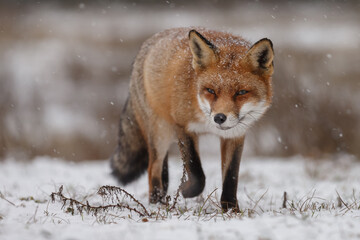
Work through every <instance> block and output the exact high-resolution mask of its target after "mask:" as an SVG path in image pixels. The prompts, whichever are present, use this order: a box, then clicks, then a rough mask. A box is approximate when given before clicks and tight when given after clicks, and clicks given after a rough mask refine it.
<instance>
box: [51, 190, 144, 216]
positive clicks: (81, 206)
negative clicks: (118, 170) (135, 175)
mask: <svg viewBox="0 0 360 240" xmlns="http://www.w3.org/2000/svg"><path fill="white" fill-rule="evenodd" d="M62 191H63V186H61V187H60V188H59V191H58V192H53V193H52V194H51V195H50V197H51V200H52V201H53V202H54V201H55V197H58V198H59V199H60V201H61V202H63V206H62V208H64V207H65V206H66V205H68V208H67V211H68V212H70V213H72V214H74V207H75V208H76V209H77V210H78V211H79V212H80V213H81V214H82V213H83V211H84V210H85V211H86V212H87V213H88V214H90V213H92V214H93V215H95V216H97V215H98V213H99V212H104V211H109V210H111V209H120V210H122V209H128V210H130V212H131V211H133V212H136V213H137V214H139V216H140V217H144V216H150V214H149V213H148V211H147V210H146V209H145V207H144V206H143V205H142V204H141V203H140V202H139V201H137V200H136V199H135V198H134V199H135V200H136V201H135V202H137V203H138V204H139V205H140V206H142V207H144V209H143V210H144V212H141V211H140V210H138V209H136V208H133V207H130V206H129V204H126V203H120V202H119V203H117V204H109V205H104V206H91V205H90V204H89V202H88V201H86V204H85V203H82V202H80V201H78V200H76V199H73V198H68V197H65V196H64V195H63V193H62ZM126 196H131V195H130V194H129V195H127V194H126Z"/></svg>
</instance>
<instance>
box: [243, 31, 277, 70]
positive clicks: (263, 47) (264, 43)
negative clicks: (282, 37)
mask: <svg viewBox="0 0 360 240" xmlns="http://www.w3.org/2000/svg"><path fill="white" fill-rule="evenodd" d="M273 59H274V49H273V44H272V42H271V40H270V39H267V38H263V39H261V40H259V41H258V42H256V43H255V44H254V45H252V47H251V48H250V49H249V51H248V52H247V54H246V57H245V60H246V61H247V62H248V64H249V66H250V68H251V70H252V71H253V72H254V73H257V74H259V75H265V76H271V75H272V74H273V72H274V63H273Z"/></svg>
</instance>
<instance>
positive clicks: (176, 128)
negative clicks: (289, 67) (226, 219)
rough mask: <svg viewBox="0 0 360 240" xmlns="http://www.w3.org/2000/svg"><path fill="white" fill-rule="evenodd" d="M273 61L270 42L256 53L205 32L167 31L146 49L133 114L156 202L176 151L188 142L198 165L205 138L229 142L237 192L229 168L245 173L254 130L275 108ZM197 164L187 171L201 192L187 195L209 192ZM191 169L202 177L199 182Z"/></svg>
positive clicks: (226, 159) (138, 64)
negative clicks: (248, 137) (244, 153)
mask: <svg viewBox="0 0 360 240" xmlns="http://www.w3.org/2000/svg"><path fill="white" fill-rule="evenodd" d="M273 56H274V54H273V49H272V43H271V41H270V40H268V39H262V40H260V41H259V42H257V43H255V44H254V45H253V46H251V45H250V44H249V43H248V42H247V41H245V40H244V39H242V38H241V37H238V36H234V35H232V34H230V33H224V32H218V31H212V30H207V29H203V28H195V29H190V28H178V29H170V30H166V31H164V32H161V33H158V34H156V35H154V36H153V37H152V38H150V39H149V40H147V41H146V42H145V43H144V44H143V46H142V48H141V50H140V53H139V54H138V56H137V58H136V60H135V63H134V69H133V74H132V79H131V83H130V101H131V104H132V105H131V109H130V110H131V111H132V112H133V114H134V116H135V119H134V121H136V123H137V125H138V128H139V129H140V130H141V132H142V138H143V139H144V140H145V142H146V148H147V150H148V156H149V165H148V172H149V192H150V200H151V201H152V202H156V201H158V200H159V198H161V197H163V196H164V194H165V193H164V191H163V190H162V189H163V185H164V184H163V183H162V180H161V174H162V167H161V166H162V165H163V161H164V158H165V156H166V155H167V151H168V148H169V147H170V144H171V143H172V142H174V141H176V140H177V141H179V142H180V143H181V144H182V141H184V142H186V143H185V144H183V146H182V145H181V144H180V148H181V149H182V150H181V151H182V153H183V159H184V161H192V159H197V158H198V154H197V151H198V150H197V144H198V143H197V135H199V134H202V133H213V134H216V135H218V136H219V137H221V139H222V147H221V149H222V172H223V179H224V184H225V183H226V184H225V185H229V183H228V182H229V181H230V180H226V179H227V177H226V176H227V174H228V173H229V169H228V168H229V166H238V163H237V162H236V161H240V156H241V150H240V145H241V149H242V145H243V141H244V134H245V132H246V130H247V129H248V127H250V125H252V124H253V123H254V122H255V121H256V120H257V119H259V118H260V117H261V116H262V115H263V114H264V113H265V111H266V110H267V108H268V107H269V106H270V104H271V98H272V87H271V75H272V73H273V63H272V62H273ZM130 110H129V111H130ZM225 151H228V152H225ZM186 155H188V156H190V155H191V156H192V157H191V158H192V159H190V158H189V157H188V156H186ZM187 157H188V158H189V159H188V160H186V158H187ZM114 161H115V160H114ZM121 161H126V160H121ZM234 161H235V162H234ZM118 162H120V160H118ZM195 162H197V163H196V164H197V165H196V166H195V167H193V166H192V165H191V164H190V163H189V164H190V165H186V166H187V171H188V175H189V181H190V180H194V181H196V182H197V183H196V184H197V185H196V184H195V185H196V187H191V186H190V185H191V184H190V183H187V185H186V184H185V185H186V186H187V188H188V189H185V190H184V192H183V193H184V194H185V195H187V196H193V195H196V194H198V193H199V192H201V191H202V188H203V185H202V184H204V183H203V180H204V179H205V178H204V177H203V173H202V169H201V164H200V162H199V161H195ZM118 167H119V168H120V167H121V164H118ZM191 169H195V170H194V171H197V173H195V174H193V175H194V176H193V177H191V176H192V175H191V174H192V172H191V171H192V170H191ZM231 174H237V172H236V171H235V172H233V171H231ZM154 185H155V186H154ZM185 185H184V186H185ZM195 185H194V186H195ZM230 185H231V186H232V183H231V184H230ZM236 186H237V185H236ZM184 188H185V187H184ZM230 192H231V191H230ZM224 194H225V193H224ZM230 195H231V194H230ZM230 195H229V196H230ZM229 196H228V195H226V194H225V195H224V197H222V199H225V200H227V199H228V198H230V200H229V201H230V202H231V204H230V205H229V206H232V207H234V206H235V205H234V202H233V200H231V199H232V197H229ZM152 197H153V198H152ZM235 198H236V197H235ZM225 200H224V201H225ZM224 206H225V205H224ZM226 206H228V205H226Z"/></svg>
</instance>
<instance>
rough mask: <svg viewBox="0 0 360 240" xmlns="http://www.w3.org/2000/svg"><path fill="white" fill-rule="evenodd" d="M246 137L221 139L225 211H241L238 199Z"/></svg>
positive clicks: (222, 197) (222, 199) (222, 202)
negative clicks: (240, 169)
mask: <svg viewBox="0 0 360 240" xmlns="http://www.w3.org/2000/svg"><path fill="white" fill-rule="evenodd" d="M243 146H244V137H241V138H238V139H223V138H222V139H221V170H222V180H223V189H222V194H221V207H222V209H223V210H224V211H227V210H228V209H229V208H232V209H234V210H235V211H236V210H239V205H238V201H237V197H236V192H237V186H238V175H239V167H240V160H241V154H242V150H243Z"/></svg>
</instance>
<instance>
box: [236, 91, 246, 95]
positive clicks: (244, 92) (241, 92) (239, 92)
mask: <svg viewBox="0 0 360 240" xmlns="http://www.w3.org/2000/svg"><path fill="white" fill-rule="evenodd" d="M248 92H249V91H246V90H240V91H238V92H237V93H236V96H239V95H245V94H247V93H248Z"/></svg>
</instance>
